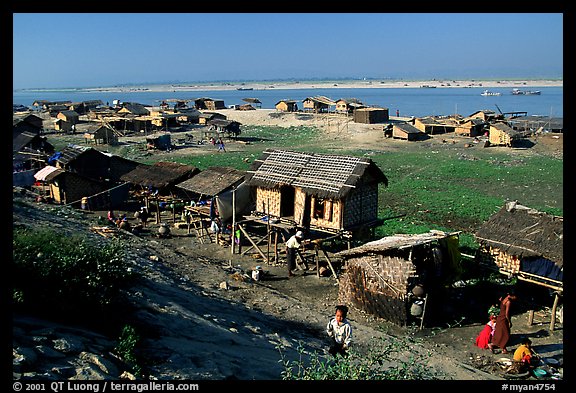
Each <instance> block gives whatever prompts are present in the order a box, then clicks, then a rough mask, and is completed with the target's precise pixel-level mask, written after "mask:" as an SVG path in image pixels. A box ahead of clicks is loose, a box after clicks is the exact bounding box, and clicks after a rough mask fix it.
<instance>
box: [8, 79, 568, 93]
mask: <svg viewBox="0 0 576 393" xmlns="http://www.w3.org/2000/svg"><path fill="white" fill-rule="evenodd" d="M563 86H564V81H563V80H553V79H542V80H535V79H525V80H504V79H502V80H478V79H469V80H449V79H443V80H421V81H418V80H417V81H404V80H354V81H347V80H342V81H340V80H334V81H288V82H285V81H257V82H204V83H193V82H191V83H177V84H142V85H130V86H108V87H82V88H26V89H15V90H14V92H85V93H88V92H90V93H91V92H106V93H126V92H144V91H149V92H184V91H198V90H200V91H204V90H210V91H212V90H221V91H226V90H254V91H258V90H271V89H279V90H281V89H286V90H300V89H342V88H345V89H346V88H349V89H362V88H366V89H373V88H379V89H383V88H447V89H448V88H485V89H488V88H520V89H522V88H538V87H563Z"/></svg>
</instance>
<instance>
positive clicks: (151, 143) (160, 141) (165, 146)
mask: <svg viewBox="0 0 576 393" xmlns="http://www.w3.org/2000/svg"><path fill="white" fill-rule="evenodd" d="M146 147H147V148H148V149H158V150H170V149H171V148H172V137H171V134H170V133H169V132H156V133H154V134H151V135H148V136H147V137H146Z"/></svg>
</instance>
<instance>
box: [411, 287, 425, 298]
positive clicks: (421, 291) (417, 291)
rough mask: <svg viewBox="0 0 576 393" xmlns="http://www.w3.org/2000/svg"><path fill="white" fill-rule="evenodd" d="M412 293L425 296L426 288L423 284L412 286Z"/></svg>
mask: <svg viewBox="0 0 576 393" xmlns="http://www.w3.org/2000/svg"><path fill="white" fill-rule="evenodd" d="M412 293H413V294H414V296H418V297H424V295H425V294H426V291H425V290H424V287H423V286H422V285H416V286H415V287H414V288H412Z"/></svg>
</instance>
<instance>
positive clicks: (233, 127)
mask: <svg viewBox="0 0 576 393" xmlns="http://www.w3.org/2000/svg"><path fill="white" fill-rule="evenodd" d="M240 125H241V123H239V122H237V121H235V120H221V119H213V120H209V121H208V126H209V127H210V128H211V129H213V130H214V131H216V132H217V133H218V134H220V133H226V134H228V136H230V135H233V136H234V137H237V136H238V135H240V133H241V132H242V131H241V130H240Z"/></svg>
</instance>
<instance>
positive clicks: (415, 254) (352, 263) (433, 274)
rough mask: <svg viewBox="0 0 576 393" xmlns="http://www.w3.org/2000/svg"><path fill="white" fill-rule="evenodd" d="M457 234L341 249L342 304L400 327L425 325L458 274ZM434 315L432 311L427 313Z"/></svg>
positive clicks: (432, 233)
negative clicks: (430, 308)
mask: <svg viewBox="0 0 576 393" xmlns="http://www.w3.org/2000/svg"><path fill="white" fill-rule="evenodd" d="M458 243H459V237H458V232H453V233H448V232H442V231H435V230H433V231H430V232H428V233H422V234H418V235H405V234H398V235H393V236H387V237H383V238H382V239H379V240H375V241H372V242H368V243H365V244H364V245H361V246H359V247H355V248H352V249H349V250H344V251H340V252H339V253H337V254H336V255H337V256H339V257H342V258H343V262H344V274H343V275H342V276H341V277H340V285H339V290H338V291H339V292H338V301H339V302H340V303H342V304H351V305H354V306H355V307H358V308H359V309H361V310H363V311H366V312H368V313H370V314H373V315H376V316H378V317H380V318H384V319H386V320H388V321H390V322H393V323H395V324H397V325H400V326H405V325H407V324H409V323H410V322H411V321H413V320H414V318H419V319H420V323H421V326H422V323H423V321H424V316H425V315H424V312H425V311H426V303H427V302H428V301H429V296H430V300H432V303H433V304H434V303H437V302H436V301H437V300H438V299H441V298H442V296H441V295H440V296H436V294H437V293H438V292H439V291H441V287H442V285H443V284H444V283H445V282H448V281H449V280H450V279H451V278H453V277H454V276H455V275H456V274H457V273H458V272H459V270H460V269H459V263H460V253H459V251H458ZM428 315H430V311H428Z"/></svg>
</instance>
